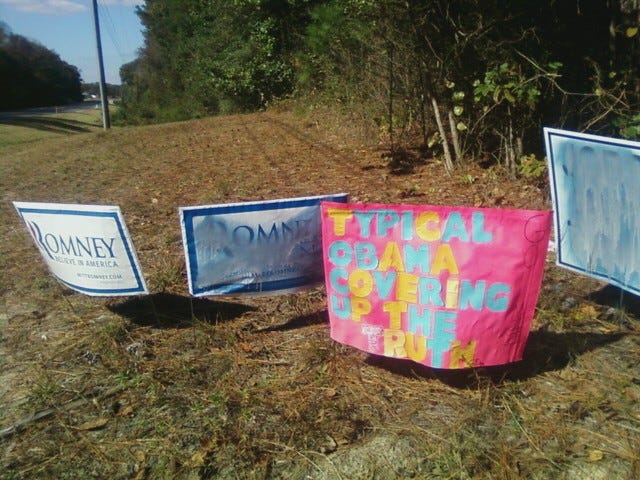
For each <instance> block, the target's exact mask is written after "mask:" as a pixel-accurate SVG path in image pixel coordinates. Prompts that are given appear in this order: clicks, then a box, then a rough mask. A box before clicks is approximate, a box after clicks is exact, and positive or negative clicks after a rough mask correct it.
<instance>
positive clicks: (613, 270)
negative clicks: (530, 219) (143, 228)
mask: <svg viewBox="0 0 640 480" xmlns="http://www.w3.org/2000/svg"><path fill="white" fill-rule="evenodd" d="M544 136H545V145H546V149H547V157H548V159H549V177H550V182H551V195H552V200H553V205H554V210H555V212H554V224H555V236H556V245H557V247H556V249H557V263H558V265H560V266H563V267H566V268H568V269H570V270H573V271H576V272H579V273H583V274H586V275H589V276H592V277H595V278H598V279H600V280H603V281H606V282H608V283H611V284H613V285H616V286H618V287H620V288H623V289H625V290H627V291H629V292H632V293H634V294H636V295H638V294H640V182H639V181H638V179H639V178H640V143H638V142H632V141H628V140H619V139H613V138H607V137H601V136H596V135H587V134H582V133H575V132H569V131H564V130H557V129H552V128H545V129H544Z"/></svg>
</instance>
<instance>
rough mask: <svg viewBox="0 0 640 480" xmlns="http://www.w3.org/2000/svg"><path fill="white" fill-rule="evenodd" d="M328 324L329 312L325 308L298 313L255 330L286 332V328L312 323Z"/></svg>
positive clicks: (305, 325)
mask: <svg viewBox="0 0 640 480" xmlns="http://www.w3.org/2000/svg"><path fill="white" fill-rule="evenodd" d="M320 324H326V325H328V324H329V314H328V313H327V311H326V310H323V311H321V312H313V313H308V314H306V315H300V316H298V317H295V318H292V319H291V320H289V321H288V322H286V323H283V324H280V325H273V326H270V327H266V328H260V329H258V330H257V331H258V332H259V333H262V332H286V331H288V330H295V329H297V328H304V327H309V326H312V325H320Z"/></svg>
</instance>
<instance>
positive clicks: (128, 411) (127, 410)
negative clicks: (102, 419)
mask: <svg viewBox="0 0 640 480" xmlns="http://www.w3.org/2000/svg"><path fill="white" fill-rule="evenodd" d="M118 416H119V417H132V416H133V407H132V406H131V405H127V406H126V407H124V408H122V410H120V411H119V412H118Z"/></svg>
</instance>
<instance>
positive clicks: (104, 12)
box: [100, 3, 127, 63]
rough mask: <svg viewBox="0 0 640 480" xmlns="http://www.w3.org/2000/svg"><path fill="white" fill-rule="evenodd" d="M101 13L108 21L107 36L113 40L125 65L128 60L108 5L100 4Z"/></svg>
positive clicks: (106, 24)
mask: <svg viewBox="0 0 640 480" xmlns="http://www.w3.org/2000/svg"><path fill="white" fill-rule="evenodd" d="M100 11H101V13H102V18H106V20H107V21H106V22H105V26H106V30H107V34H108V35H109V37H110V38H111V41H112V43H113V46H114V47H115V49H116V52H117V53H118V55H119V56H120V60H122V62H123V63H125V62H126V61H127V60H126V58H125V56H124V54H123V53H122V48H121V46H120V42H119V40H118V35H117V34H116V28H115V24H114V23H113V19H112V18H111V14H110V13H109V9H108V8H107V5H106V4H104V3H100Z"/></svg>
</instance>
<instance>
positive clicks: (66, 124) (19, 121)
mask: <svg viewBox="0 0 640 480" xmlns="http://www.w3.org/2000/svg"><path fill="white" fill-rule="evenodd" d="M101 128H102V113H101V111H100V110H99V109H96V110H85V111H83V112H71V113H57V114H50V115H36V114H34V115H29V116H23V117H17V118H9V119H0V150H1V149H4V148H6V147H10V146H13V145H20V144H25V143H31V142H37V141H40V140H46V139H51V138H56V137H60V136H64V135H73V134H76V133H83V132H93V131H96V130H99V129H101Z"/></svg>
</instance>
